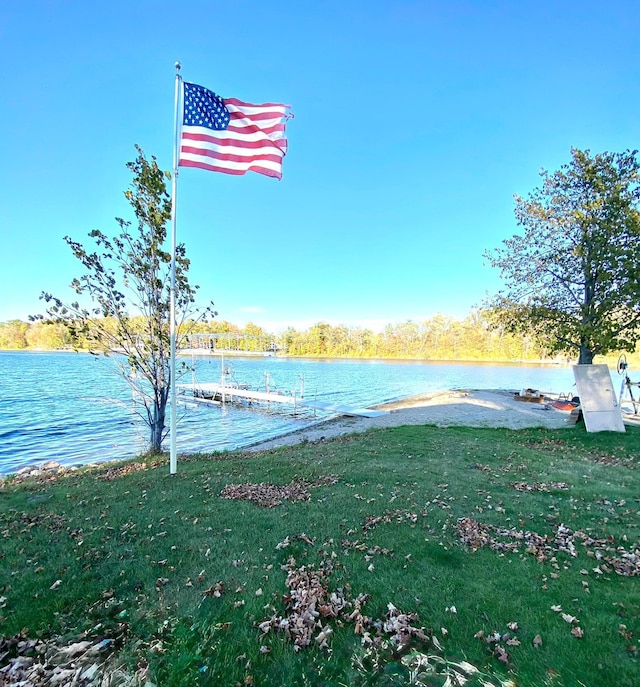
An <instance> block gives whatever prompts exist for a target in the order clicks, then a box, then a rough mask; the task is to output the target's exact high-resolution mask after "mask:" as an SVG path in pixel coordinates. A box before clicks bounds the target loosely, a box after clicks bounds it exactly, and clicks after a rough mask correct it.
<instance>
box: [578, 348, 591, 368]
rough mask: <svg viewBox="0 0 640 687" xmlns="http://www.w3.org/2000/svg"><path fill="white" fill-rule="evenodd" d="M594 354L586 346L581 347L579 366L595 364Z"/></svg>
mask: <svg viewBox="0 0 640 687" xmlns="http://www.w3.org/2000/svg"><path fill="white" fill-rule="evenodd" d="M593 358H594V353H593V351H592V350H591V349H590V348H589V347H588V346H585V345H584V344H581V345H580V357H579V358H578V365H591V364H592V363H593Z"/></svg>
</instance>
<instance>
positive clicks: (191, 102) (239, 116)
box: [178, 82, 292, 179]
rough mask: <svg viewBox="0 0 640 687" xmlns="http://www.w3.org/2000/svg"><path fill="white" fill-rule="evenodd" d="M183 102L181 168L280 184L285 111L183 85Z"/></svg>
mask: <svg viewBox="0 0 640 687" xmlns="http://www.w3.org/2000/svg"><path fill="white" fill-rule="evenodd" d="M183 99H184V117H183V122H182V128H181V130H182V133H181V136H180V156H179V160H178V164H179V165H180V166H181V167H199V168H201V169H208V170H210V171H212V172H224V173H225V174H246V173H247V172H258V174H266V176H269V177H275V178H276V179H281V178H282V158H283V157H284V156H285V155H286V153H287V139H286V134H285V126H286V121H287V119H289V117H291V116H292V115H291V114H289V113H288V110H289V106H288V105H281V104H279V103H265V104H263V105H252V104H250V103H245V102H242V101H241V100H237V99H236V98H221V97H220V96H218V95H216V94H215V93H213V92H212V91H210V90H208V89H206V88H203V87H202V86H197V85H196V84H192V83H186V82H185V83H184V96H183Z"/></svg>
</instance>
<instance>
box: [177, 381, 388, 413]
mask: <svg viewBox="0 0 640 687" xmlns="http://www.w3.org/2000/svg"><path fill="white" fill-rule="evenodd" d="M178 390H179V392H180V393H181V394H182V395H185V394H187V393H189V392H190V393H192V394H193V400H194V401H196V402H204V403H215V404H219V403H227V402H229V403H232V402H233V401H234V399H236V400H237V399H242V400H245V401H249V402H250V403H251V402H255V403H267V404H270V403H282V404H287V405H290V406H294V407H295V408H308V409H310V410H321V411H322V412H325V413H335V414H338V415H350V416H354V417H380V416H381V415H386V412H385V411H383V410H375V409H373V408H353V407H351V406H348V405H344V404H335V403H330V402H327V401H307V400H305V399H304V397H299V396H297V395H296V394H295V393H294V394H286V393H277V392H273V391H254V390H253V389H248V388H246V387H245V386H240V385H238V386H232V385H227V384H219V383H218V382H205V383H197V384H195V385H194V384H179V385H178Z"/></svg>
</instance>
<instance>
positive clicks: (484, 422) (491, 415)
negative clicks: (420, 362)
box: [245, 389, 571, 451]
mask: <svg viewBox="0 0 640 687" xmlns="http://www.w3.org/2000/svg"><path fill="white" fill-rule="evenodd" d="M556 398H557V395H554V394H549V395H544V402H542V403H536V402H533V403H532V402H528V401H519V400H516V398H515V394H514V392H512V391H502V390H495V391H493V390H461V389H458V390H450V391H440V392H434V393H429V394H423V395H420V396H412V397H410V398H406V399H402V400H400V401H394V402H393V403H386V404H383V405H380V406H376V407H375V409H376V410H382V411H385V414H384V415H382V416H379V417H373V418H367V417H350V416H341V417H338V418H334V419H331V420H327V421H326V422H322V423H319V424H318V425H315V426H313V427H310V428H308V429H304V430H300V431H298V432H293V433H291V434H286V435H284V436H280V437H276V438H275V439H271V440H269V441H264V442H261V443H259V444H255V445H254V446H251V447H248V448H246V449H245V450H247V451H263V450H266V449H270V448H276V447H279V446H291V445H294V444H298V443H301V442H305V441H310V442H316V441H322V440H325V439H331V438H333V437H336V436H341V435H344V434H353V433H356V432H364V431H366V430H367V429H370V428H371V427H398V426H401V425H436V426H438V427H452V426H465V427H507V428H510V429H522V428H524V427H548V428H553V429H559V428H562V427H569V426H571V425H570V424H569V415H570V413H569V412H567V411H562V410H557V409H555V408H554V407H553V406H552V403H553V401H554V400H556Z"/></svg>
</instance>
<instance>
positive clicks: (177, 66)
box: [176, 62, 182, 72]
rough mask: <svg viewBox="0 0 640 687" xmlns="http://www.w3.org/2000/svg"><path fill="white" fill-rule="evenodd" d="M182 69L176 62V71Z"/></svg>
mask: <svg viewBox="0 0 640 687" xmlns="http://www.w3.org/2000/svg"><path fill="white" fill-rule="evenodd" d="M181 69H182V65H181V64H180V62H176V71H177V72H179V71H180V70H181Z"/></svg>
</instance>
